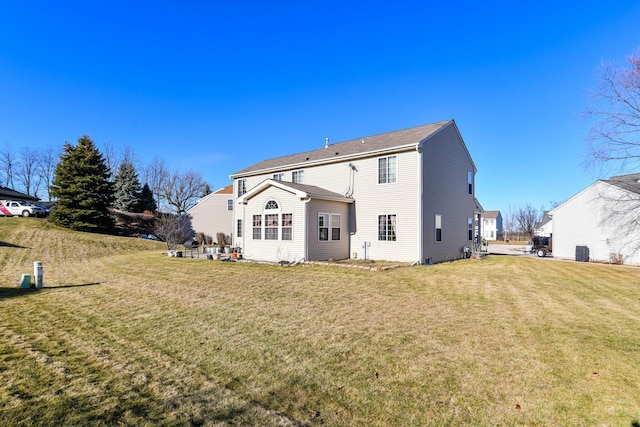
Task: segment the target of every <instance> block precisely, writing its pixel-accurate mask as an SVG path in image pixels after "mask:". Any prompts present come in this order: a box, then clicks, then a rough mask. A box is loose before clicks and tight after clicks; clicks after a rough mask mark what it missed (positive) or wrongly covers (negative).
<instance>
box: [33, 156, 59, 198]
mask: <svg viewBox="0 0 640 427" xmlns="http://www.w3.org/2000/svg"><path fill="white" fill-rule="evenodd" d="M59 159H60V154H59V153H58V150H56V149H55V148H53V147H51V146H48V147H45V148H44V149H43V150H42V151H41V152H40V153H39V154H38V175H39V176H40V180H41V181H42V183H43V184H44V186H45V190H46V192H47V199H48V200H51V188H50V187H51V183H52V181H53V174H54V172H55V170H56V165H57V164H58V161H59Z"/></svg>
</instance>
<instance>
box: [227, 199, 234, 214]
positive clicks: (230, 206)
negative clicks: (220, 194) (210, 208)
mask: <svg viewBox="0 0 640 427" xmlns="http://www.w3.org/2000/svg"><path fill="white" fill-rule="evenodd" d="M227 210H228V211H232V210H233V199H227Z"/></svg>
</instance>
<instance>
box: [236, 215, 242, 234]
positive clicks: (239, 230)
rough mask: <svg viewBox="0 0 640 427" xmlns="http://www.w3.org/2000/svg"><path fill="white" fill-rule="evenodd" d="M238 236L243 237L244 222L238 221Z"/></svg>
mask: <svg viewBox="0 0 640 427" xmlns="http://www.w3.org/2000/svg"><path fill="white" fill-rule="evenodd" d="M236 236H238V237H242V220H241V219H239V220H238V224H237V226H236Z"/></svg>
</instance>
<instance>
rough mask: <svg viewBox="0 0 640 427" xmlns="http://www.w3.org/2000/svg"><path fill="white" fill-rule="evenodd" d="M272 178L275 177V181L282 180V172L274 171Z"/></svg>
mask: <svg viewBox="0 0 640 427" xmlns="http://www.w3.org/2000/svg"><path fill="white" fill-rule="evenodd" d="M273 179H275V180H276V181H284V173H282V172H280V173H274V174H273Z"/></svg>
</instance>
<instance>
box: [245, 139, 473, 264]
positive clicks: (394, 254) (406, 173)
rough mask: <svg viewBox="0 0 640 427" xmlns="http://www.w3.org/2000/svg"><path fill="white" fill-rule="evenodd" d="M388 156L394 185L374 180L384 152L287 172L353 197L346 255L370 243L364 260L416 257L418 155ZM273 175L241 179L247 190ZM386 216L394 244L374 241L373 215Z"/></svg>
mask: <svg viewBox="0 0 640 427" xmlns="http://www.w3.org/2000/svg"><path fill="white" fill-rule="evenodd" d="M365 144H366V142H365ZM330 149H331V146H329V148H327V150H330ZM390 155H395V156H396V157H397V163H396V167H397V179H396V182H395V183H390V184H378V159H379V158H380V157H386V156H387V155H376V156H371V157H366V158H361V159H357V160H349V161H345V162H339V163H331V164H325V165H320V166H311V167H306V168H295V169H293V170H300V169H303V170H304V182H303V183H304V184H308V185H315V186H318V187H321V188H324V189H326V190H330V191H333V192H336V193H339V194H343V195H349V194H350V195H351V198H353V199H354V200H355V203H354V204H353V206H352V208H351V209H355V215H353V211H352V215H350V216H349V217H350V219H349V220H348V222H347V224H348V225H349V234H350V237H347V238H350V245H349V246H350V251H349V252H348V253H349V255H352V254H353V253H356V254H359V252H360V247H361V246H362V245H363V243H364V242H370V245H371V246H370V247H368V248H367V252H368V254H367V257H368V258H371V259H378V260H389V261H404V262H413V261H417V260H418V257H417V247H418V240H417V239H418V237H419V236H418V234H417V233H416V224H417V223H418V155H419V154H418V152H417V151H416V150H415V149H411V150H409V151H405V152H400V153H392V154H390ZM350 165H351V166H350ZM354 168H355V169H354ZM283 172H284V179H283V181H288V182H291V172H292V170H285V171H283ZM273 174H274V172H269V173H266V174H262V175H256V176H251V177H247V178H246V183H247V190H250V189H251V188H253V187H254V186H256V185H258V184H260V183H261V182H263V181H264V180H266V179H269V178H272V177H273ZM465 176H466V175H465ZM465 180H466V178H465ZM237 181H238V180H237V179H236V180H235V182H234V186H237ZM465 182H466V181H465ZM235 191H236V193H234V194H237V190H235ZM381 201H384V203H381ZM387 214H395V215H397V240H396V241H395V242H388V241H378V215H387ZM465 224H466V223H465ZM358 256H359V255H358ZM334 257H335V255H334Z"/></svg>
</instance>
